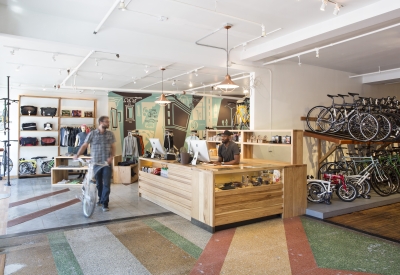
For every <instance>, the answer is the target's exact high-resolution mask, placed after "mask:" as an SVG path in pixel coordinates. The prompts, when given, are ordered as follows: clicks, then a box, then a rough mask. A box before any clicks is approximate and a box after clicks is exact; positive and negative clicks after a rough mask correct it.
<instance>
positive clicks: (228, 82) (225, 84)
mask: <svg viewBox="0 0 400 275" xmlns="http://www.w3.org/2000/svg"><path fill="white" fill-rule="evenodd" d="M237 87H239V85H237V84H236V83H235V82H233V81H232V79H231V76H230V75H229V74H227V75H226V76H225V79H224V81H222V82H221V83H219V84H218V85H217V88H218V89H220V90H221V91H223V92H232V91H233V90H235V89H236V88H237Z"/></svg>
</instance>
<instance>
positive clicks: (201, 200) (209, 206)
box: [192, 170, 214, 226]
mask: <svg viewBox="0 0 400 275" xmlns="http://www.w3.org/2000/svg"><path fill="white" fill-rule="evenodd" d="M192 173H193V178H192V187H193V192H192V217H193V218H194V219H196V220H198V221H200V222H203V223H205V224H207V225H210V226H213V224H214V177H213V173H212V172H209V171H195V170H194V171H192Z"/></svg>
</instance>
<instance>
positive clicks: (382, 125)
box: [372, 114, 392, 141]
mask: <svg viewBox="0 0 400 275" xmlns="http://www.w3.org/2000/svg"><path fill="white" fill-rule="evenodd" d="M374 117H375V118H376V119H377V121H378V123H379V131H378V134H377V135H376V137H374V138H373V139H372V141H382V140H386V139H387V138H388V137H389V136H390V134H391V132H392V123H391V122H390V120H389V119H388V118H387V117H386V116H384V115H382V114H374Z"/></svg>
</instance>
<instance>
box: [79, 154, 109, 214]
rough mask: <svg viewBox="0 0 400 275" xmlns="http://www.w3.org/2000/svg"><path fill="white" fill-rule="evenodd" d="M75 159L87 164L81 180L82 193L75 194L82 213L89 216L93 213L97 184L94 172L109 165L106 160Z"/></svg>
mask: <svg viewBox="0 0 400 275" xmlns="http://www.w3.org/2000/svg"><path fill="white" fill-rule="evenodd" d="M76 161H79V162H81V163H82V165H87V166H88V172H87V173H86V177H85V178H84V179H83V182H82V195H81V196H77V198H78V199H80V201H81V202H82V210H83V215H85V217H87V218H89V217H90V216H91V215H92V214H93V211H94V208H95V206H96V202H97V195H96V189H97V186H96V179H95V176H96V173H97V172H98V171H100V170H101V168H103V167H106V166H109V164H108V163H107V162H104V163H92V162H91V161H90V160H86V161H85V160H83V159H81V158H78V159H77V160H76ZM95 167H96V169H95Z"/></svg>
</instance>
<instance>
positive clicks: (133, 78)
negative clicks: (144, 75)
mask: <svg viewBox="0 0 400 275" xmlns="http://www.w3.org/2000/svg"><path fill="white" fill-rule="evenodd" d="M132 82H133V84H136V78H135V77H133V76H132Z"/></svg>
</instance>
